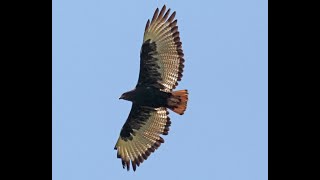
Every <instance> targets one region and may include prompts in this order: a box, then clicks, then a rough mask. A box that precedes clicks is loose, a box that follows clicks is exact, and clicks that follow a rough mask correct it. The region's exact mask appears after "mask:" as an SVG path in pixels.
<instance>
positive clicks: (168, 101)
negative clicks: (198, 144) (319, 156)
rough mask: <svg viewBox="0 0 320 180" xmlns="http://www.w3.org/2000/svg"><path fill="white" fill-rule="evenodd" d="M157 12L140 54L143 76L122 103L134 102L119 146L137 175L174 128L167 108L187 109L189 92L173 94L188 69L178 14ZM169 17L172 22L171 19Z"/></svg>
mask: <svg viewBox="0 0 320 180" xmlns="http://www.w3.org/2000/svg"><path fill="white" fill-rule="evenodd" d="M169 15H170V9H168V11H166V6H165V5H164V6H163V7H162V9H161V10H160V12H159V9H158V8H157V9H156V11H155V13H154V15H153V18H152V20H151V22H150V21H149V20H148V22H147V24H146V27H145V32H144V37H143V44H142V47H141V52H140V74H139V80H138V83H137V85H136V88H135V89H134V90H132V91H129V92H126V93H123V94H122V96H121V97H120V99H125V100H128V101H132V108H131V111H130V114H129V117H128V119H127V121H126V122H125V124H124V125H123V127H122V129H121V132H120V137H119V139H118V141H117V143H116V145H115V148H114V149H115V150H117V157H118V158H121V160H122V166H123V168H125V167H126V168H127V170H128V171H129V169H130V162H131V164H132V168H133V170H134V171H135V170H136V166H139V165H140V163H142V162H143V161H144V160H146V159H147V158H148V156H149V155H150V154H151V153H152V152H154V151H155V149H157V148H158V147H159V146H160V144H161V143H164V140H163V138H162V137H161V136H160V135H161V134H162V135H167V134H168V131H169V126H170V124H171V121H170V118H169V117H168V114H169V112H168V110H167V108H169V109H171V110H172V111H174V112H176V113H178V114H180V115H182V114H183V113H184V111H185V110H186V108H187V101H188V91H187V90H180V91H172V90H173V89H175V87H176V86H177V85H178V81H180V80H181V77H182V72H183V68H184V65H183V63H184V59H183V55H184V54H183V51H182V46H181V41H180V37H179V31H178V26H177V20H175V19H174V18H175V15H176V12H173V13H172V14H171V15H170V17H169ZM168 17H169V18H168Z"/></svg>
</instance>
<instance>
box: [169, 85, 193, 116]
mask: <svg viewBox="0 0 320 180" xmlns="http://www.w3.org/2000/svg"><path fill="white" fill-rule="evenodd" d="M187 102H188V90H186V89H185V90H180V91H174V92H172V93H171V97H169V98H168V108H169V109H171V110H172V111H173V112H175V113H177V114H180V115H182V114H183V113H184V111H185V110H186V109H187Z"/></svg>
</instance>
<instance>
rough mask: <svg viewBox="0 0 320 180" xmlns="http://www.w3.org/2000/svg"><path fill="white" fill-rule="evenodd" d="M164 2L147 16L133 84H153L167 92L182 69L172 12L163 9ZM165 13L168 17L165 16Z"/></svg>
mask: <svg viewBox="0 0 320 180" xmlns="http://www.w3.org/2000/svg"><path fill="white" fill-rule="evenodd" d="M165 11H166V6H165V5H164V6H163V7H162V9H161V11H160V13H159V9H158V8H157V9H156V11H155V13H154V15H153V18H152V20H151V23H150V21H149V20H148V22H147V24H146V28H145V32H144V38H143V44H142V47H141V52H140V74H139V80H138V84H137V87H139V86H154V87H156V88H159V89H161V90H163V91H165V92H171V91H172V89H174V88H175V87H176V86H177V85H178V81H180V80H181V77H182V72H183V67H184V65H183V63H184V59H183V56H184V54H183V51H182V46H181V44H182V43H181V42H180V37H179V31H178V26H177V20H174V17H175V14H176V12H173V13H172V14H171V16H170V17H169V14H170V9H168V11H167V12H166V13H165ZM168 17H169V18H168Z"/></svg>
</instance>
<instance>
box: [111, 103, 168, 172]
mask: <svg viewBox="0 0 320 180" xmlns="http://www.w3.org/2000/svg"><path fill="white" fill-rule="evenodd" d="M168 114H169V113H168V111H167V109H166V108H164V107H160V108H150V107H143V106H139V105H136V104H132V108H131V111H130V114H129V117H128V119H127V121H126V123H125V124H124V125H123V127H122V129H121V132H120V137H119V139H118V141H117V143H116V145H115V147H114V149H115V150H117V157H118V158H121V160H122V166H123V168H125V167H127V170H128V171H129V169H130V161H131V164H132V167H133V170H134V171H135V170H136V165H138V166H139V165H140V163H142V162H143V161H144V160H146V159H147V158H148V156H149V155H150V154H151V153H152V152H154V151H155V150H156V149H157V148H158V147H159V146H160V145H161V143H164V140H163V139H162V137H161V136H160V134H163V135H167V134H168V131H169V126H170V124H171V121H170V118H169V117H168Z"/></svg>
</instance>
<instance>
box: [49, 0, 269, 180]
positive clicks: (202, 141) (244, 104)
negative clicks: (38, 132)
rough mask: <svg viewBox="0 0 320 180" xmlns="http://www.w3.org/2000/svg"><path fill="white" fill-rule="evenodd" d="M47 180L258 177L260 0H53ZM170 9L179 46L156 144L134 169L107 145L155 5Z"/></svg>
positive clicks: (263, 60)
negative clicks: (181, 59)
mask: <svg viewBox="0 0 320 180" xmlns="http://www.w3.org/2000/svg"><path fill="white" fill-rule="evenodd" d="M52 4H53V19H52V20H53V22H52V24H53V29H52V33H53V35H52V42H53V49H52V51H53V55H52V57H53V62H52V66H53V79H52V81H53V82H52V83H53V89H52V92H53V94H52V100H53V101H52V102H53V104H52V105H53V109H52V111H53V122H52V128H53V139H52V141H53V142H52V144H53V149H52V150H53V154H52V162H53V169H52V172H53V180H121V179H130V180H135V179H139V180H143V179H148V180H150V179H152V180H158V179H159V180H163V179H178V178H179V179H181V180H182V179H183V180H195V179H197V180H213V179H216V180H267V178H268V176H267V172H268V169H267V166H268V161H267V159H268V151H267V147H268V144H267V141H268V137H267V136H268V134H267V130H268V127H267V119H268V115H267V112H268V109H267V105H268V102H267V98H268V91H267V86H268V84H267V81H268V77H267V75H268V74H267V70H268V67H267V59H268V56H267V51H268V49H267V45H268V44H267V43H268V42H267V38H268V34H267V33H268V32H267V26H268V24H267V20H268V19H267V0H241V1H240V0H202V1H201V0H199V1H182V0H171V1H169V0H159V1H156V0H127V1H107V0H53V3H52ZM163 4H166V5H167V7H168V8H171V9H172V10H174V11H176V12H177V15H176V18H177V19H178V26H179V31H180V36H181V41H182V47H183V50H184V54H185V60H186V62H185V69H184V74H183V75H184V76H183V78H182V81H181V82H180V84H179V86H178V87H177V89H188V90H189V103H188V109H187V111H186V112H185V114H184V115H183V116H180V115H176V114H174V113H173V112H170V117H171V120H172V125H171V128H170V131H169V135H168V136H163V137H164V139H165V143H164V144H162V145H161V147H160V148H159V149H158V150H157V151H156V152H155V153H153V154H152V155H151V156H150V157H149V158H148V160H146V161H145V162H144V163H143V164H141V165H140V167H138V168H137V171H136V172H133V171H130V172H127V171H126V170H124V169H122V165H121V161H120V159H117V158H116V151H115V150H114V149H113V148H114V145H115V143H116V141H117V139H118V137H119V133H120V129H121V127H122V125H123V124H124V122H125V121H126V119H127V117H128V114H129V111H130V108H131V102H128V101H124V100H119V99H118V98H119V97H120V95H121V94H122V93H123V92H125V91H128V90H131V89H133V88H134V87H135V85H136V83H137V80H138V75H139V63H140V58H139V52H140V48H141V44H142V38H143V31H144V28H145V24H146V22H147V20H148V19H150V18H152V15H153V13H154V10H155V9H156V8H157V7H160V8H161V7H162V5H163Z"/></svg>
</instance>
